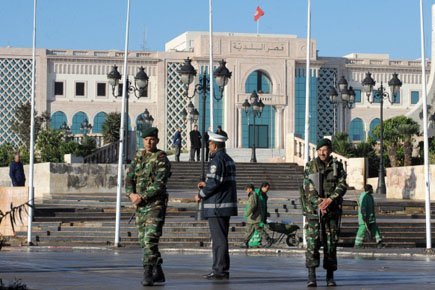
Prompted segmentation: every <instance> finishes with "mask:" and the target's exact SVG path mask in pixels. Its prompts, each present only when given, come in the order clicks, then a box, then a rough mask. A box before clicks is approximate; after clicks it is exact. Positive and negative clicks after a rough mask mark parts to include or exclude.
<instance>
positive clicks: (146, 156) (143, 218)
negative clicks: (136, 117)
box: [125, 127, 171, 286]
mask: <svg viewBox="0 0 435 290" xmlns="http://www.w3.org/2000/svg"><path fill="white" fill-rule="evenodd" d="M142 137H143V140H144V149H142V150H139V151H138V152H137V154H136V156H135V158H134V160H133V161H132V162H131V164H130V165H129V167H128V168H127V172H126V178H125V192H126V194H127V196H128V197H129V199H130V200H131V202H132V203H133V204H134V205H135V206H136V226H137V230H138V238H139V243H140V245H141V247H142V248H143V259H142V262H143V267H144V279H143V281H142V285H144V286H152V285H154V284H155V283H164V282H165V276H164V274H163V270H162V267H161V264H162V262H163V260H162V258H161V255H160V252H159V248H158V244H159V239H160V236H161V235H162V228H163V224H164V222H165V213H166V207H167V203H168V194H167V192H166V183H167V181H168V178H169V177H170V175H171V164H170V163H169V160H168V158H167V157H166V153H165V152H164V151H161V150H159V149H157V144H158V142H159V139H158V129H157V128H154V127H151V128H148V129H145V130H143V131H142Z"/></svg>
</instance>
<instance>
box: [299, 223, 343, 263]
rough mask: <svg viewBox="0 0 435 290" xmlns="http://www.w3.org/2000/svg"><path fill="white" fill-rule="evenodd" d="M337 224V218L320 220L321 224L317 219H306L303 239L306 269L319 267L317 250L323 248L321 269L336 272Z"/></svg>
mask: <svg viewBox="0 0 435 290" xmlns="http://www.w3.org/2000/svg"><path fill="white" fill-rule="evenodd" d="M338 222H339V219H338V217H337V218H322V223H321V224H320V222H319V220H318V219H315V220H313V219H307V223H306V224H305V238H306V241H307V251H306V253H305V265H306V267H307V268H312V267H319V265H320V253H319V250H320V247H322V246H323V268H325V269H327V270H333V271H335V270H337V243H338V230H339V224H338ZM320 230H321V231H320Z"/></svg>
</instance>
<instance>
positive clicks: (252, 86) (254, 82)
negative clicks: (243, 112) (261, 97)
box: [245, 70, 272, 94]
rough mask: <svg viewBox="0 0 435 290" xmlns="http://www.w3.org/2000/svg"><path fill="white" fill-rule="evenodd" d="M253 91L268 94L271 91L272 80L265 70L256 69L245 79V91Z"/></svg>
mask: <svg viewBox="0 0 435 290" xmlns="http://www.w3.org/2000/svg"><path fill="white" fill-rule="evenodd" d="M253 91H256V92H258V93H259V94H270V92H271V91H272V82H271V81H270V78H269V76H268V75H267V74H266V73H265V72H263V71H261V70H256V71H254V72H252V73H251V74H250V75H249V76H248V78H247V79H246V83H245V93H252V92H253Z"/></svg>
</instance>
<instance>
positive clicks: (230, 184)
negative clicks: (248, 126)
mask: <svg viewBox="0 0 435 290" xmlns="http://www.w3.org/2000/svg"><path fill="white" fill-rule="evenodd" d="M209 135H210V139H209V147H210V162H209V163H208V172H207V179H206V180H205V181H200V182H199V183H198V188H199V189H200V191H199V194H198V195H195V200H196V201H197V202H200V201H201V200H203V202H204V211H203V217H204V218H206V219H207V220H208V224H209V227H210V234H211V240H212V253H213V266H212V271H211V272H210V273H209V274H206V275H204V276H203V277H204V278H206V279H209V280H223V279H229V276H230V272H229V271H230V255H229V251H228V230H229V226H230V217H231V216H236V215H237V188H236V165H235V164H234V161H233V159H231V157H230V156H229V155H228V154H227V153H226V151H225V141H226V140H227V138H226V137H225V136H222V135H218V134H215V133H209Z"/></svg>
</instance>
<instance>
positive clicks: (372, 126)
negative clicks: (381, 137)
mask: <svg viewBox="0 0 435 290" xmlns="http://www.w3.org/2000/svg"><path fill="white" fill-rule="evenodd" d="M380 123H381V120H380V119H378V118H375V119H373V120H372V121H371V122H370V131H369V136H370V137H372V138H375V139H376V140H377V139H378V138H376V137H375V136H374V135H373V129H375V127H376V126H377V125H379V124H380Z"/></svg>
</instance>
